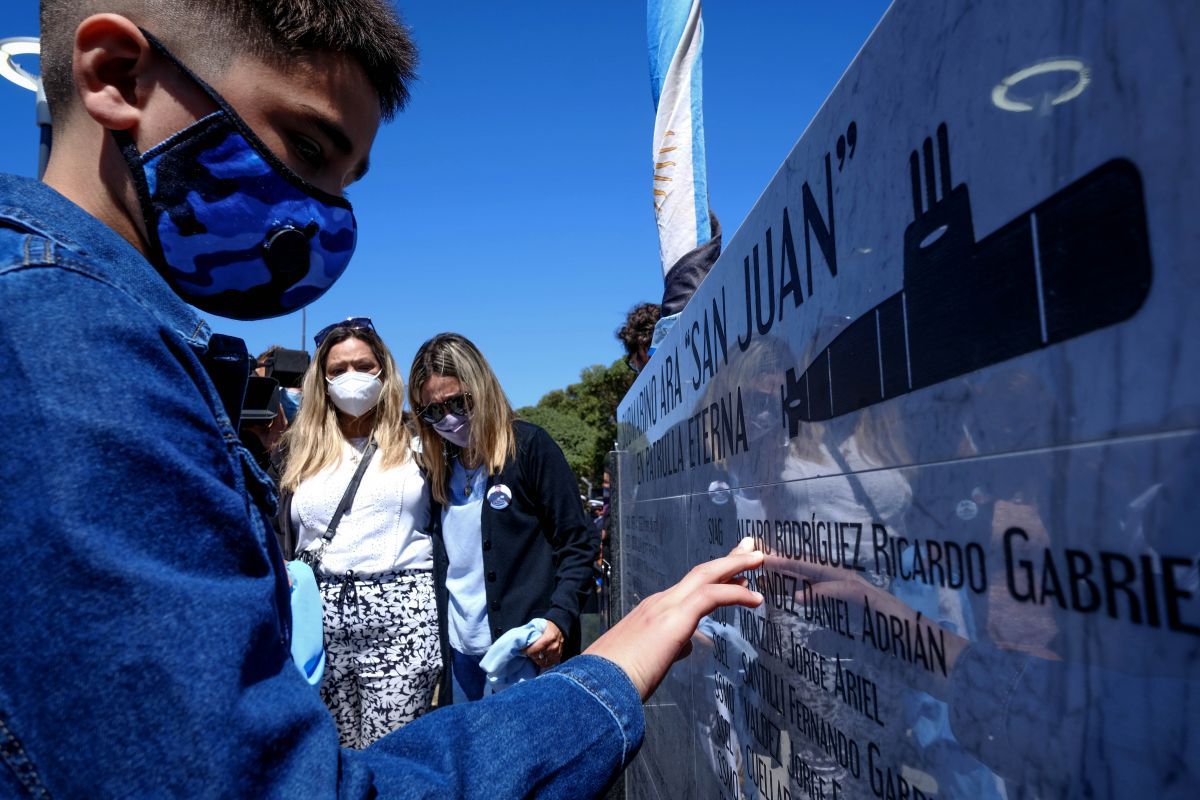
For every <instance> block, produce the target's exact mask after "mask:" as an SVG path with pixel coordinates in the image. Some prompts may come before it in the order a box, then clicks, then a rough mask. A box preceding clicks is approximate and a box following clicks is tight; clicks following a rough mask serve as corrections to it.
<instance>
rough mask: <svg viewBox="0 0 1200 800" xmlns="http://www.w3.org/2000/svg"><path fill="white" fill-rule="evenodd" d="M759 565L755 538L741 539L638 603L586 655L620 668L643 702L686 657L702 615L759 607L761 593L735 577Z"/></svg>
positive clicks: (759, 560)
mask: <svg viewBox="0 0 1200 800" xmlns="http://www.w3.org/2000/svg"><path fill="white" fill-rule="evenodd" d="M762 563H763V554H762V553H761V552H759V551H757V550H755V549H754V540H753V539H750V538H746V539H743V540H742V541H741V543H740V544H739V545H738V546H737V547H736V548H734V550H733V552H732V553H730V554H729V555H727V556H725V557H724V558H718V559H715V560H713V561H709V562H707V563H704V564H700V565H699V566H697V567H695V568H694V569H692V571H691V572H689V573H688V574H687V575H685V576H684V577H683V580H681V581H680V582H679V583H677V584H675V585H674V586H672V587H670V588H668V589H665V590H663V591H661V592H659V593H658V594H654V595H651V596H650V597H647V598H646V599H645V600H643V601H642V602H641V603H638V605H637V607H636V608H634V609H633V611H631V612H630V613H629V614H628V615H627V616H626V617H625V618H624V619H622V620H621V621H620V622H618V623H617V624H616V625H614V626H613V627H612V629H611V630H609V631H608V632H607V633H605V634H604V635H603V636H601V637H600V638H599V639H597V640H596V642H595V643H594V644H593V645H592V646H591V647H589V648H588V649H587V651H586V652H587V653H589V654H591V655H594V656H601V657H603V658H607V659H608V660H609V661H611V662H613V663H614V664H616V665H617V666H618V667H620V668H621V669H623V670H625V674H627V675H628V676H629V678H630V680H632V681H633V685H634V686H635V687H637V690H638V692H639V693H640V694H641V696H642V699H643V700H645V699H646V698H648V697H649V696H650V695H652V694H654V690H655V689H657V688H658V684H659V683H660V682H661V681H662V679H663V678H664V677H665V676H666V674H667V670H669V669H670V668H671V664H673V663H674V662H675V661H676V660H677V659H679V658H681V657H683V656H685V655H687V652H688V650H690V649H691V648H690V644H691V637H692V634H693V633H695V632H696V626H697V625H698V624H699V623H700V619H701V618H702V617H704V616H705V615H707V614H710V613H711V612H713V611H714V610H716V609H717V608H719V607H721V606H732V605H739V606H748V607H750V608H754V607H756V606H758V605H760V604H761V603H762V601H763V597H762V595H761V594H759V593H758V592H752V591H750V590H749V589H747V588H746V579H745V578H738V577H736V576H737V575H739V574H740V573H742V572H745V571H747V570H753V569H758V568H759V567H760V566H762Z"/></svg>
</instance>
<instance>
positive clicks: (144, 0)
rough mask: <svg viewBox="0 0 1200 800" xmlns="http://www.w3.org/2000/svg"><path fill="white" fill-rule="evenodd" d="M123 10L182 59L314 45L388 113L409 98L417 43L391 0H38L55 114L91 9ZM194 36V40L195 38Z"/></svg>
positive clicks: (66, 92) (217, 60)
mask: <svg viewBox="0 0 1200 800" xmlns="http://www.w3.org/2000/svg"><path fill="white" fill-rule="evenodd" d="M106 12H109V13H113V14H121V15H123V16H126V17H128V18H129V19H130V20H132V21H133V22H135V23H137V24H138V25H141V26H142V27H144V28H145V29H146V30H148V31H150V32H151V33H153V34H154V35H155V36H157V37H158V38H159V39H161V40H163V41H164V42H165V43H166V44H167V46H168V47H170V48H171V49H172V51H174V52H175V53H176V54H177V55H179V56H180V58H181V59H183V60H184V62H185V63H189V64H195V63H197V62H199V61H203V62H204V63H206V64H207V65H209V66H210V68H212V69H214V70H219V69H221V68H223V67H224V66H225V65H227V64H228V62H229V60H230V59H231V58H232V57H233V56H234V55H235V54H240V53H247V54H250V55H253V56H256V57H259V58H261V59H263V60H264V61H267V62H269V63H274V64H286V63H287V61H288V60H289V59H292V58H295V57H296V56H298V55H303V54H304V53H309V52H319V51H327V52H332V53H337V54H340V55H346V56H349V57H351V58H353V59H354V60H356V61H357V62H358V63H359V64H360V65H361V66H362V68H363V71H364V72H366V74H367V79H368V80H369V81H370V82H371V85H372V86H373V87H374V89H375V92H376V94H378V95H379V110H380V113H381V115H382V116H383V118H384V119H385V120H388V119H391V118H392V116H394V115H395V113H396V112H397V111H400V110H401V109H403V108H404V105H405V104H406V103H407V102H408V96H409V91H408V84H409V83H411V82H412V81H413V80H414V79H415V77H416V67H417V48H416V45H415V44H413V41H412V38H411V37H410V36H409V32H408V29H407V28H406V27H405V26H404V24H403V23H402V22H401V21H400V18H399V17H398V16H397V14H396V10H395V9H394V8H393V7H392V5H391V4H390V3H389V2H388V1H387V0H41V29H42V30H41V35H42V55H41V72H42V81H43V83H44V85H45V89H46V99H47V101H49V103H50V112H51V115H58V114H61V113H63V112H65V111H66V110H67V109H68V108H70V106H71V104H72V103H73V102H74V98H75V86H74V81H73V79H72V76H71V59H72V54H73V53H74V49H75V31H76V29H77V28H78V27H79V23H81V22H83V20H85V19H87V18H88V17H89V16H92V15H93V14H103V13H106ZM193 43H194V44H193Z"/></svg>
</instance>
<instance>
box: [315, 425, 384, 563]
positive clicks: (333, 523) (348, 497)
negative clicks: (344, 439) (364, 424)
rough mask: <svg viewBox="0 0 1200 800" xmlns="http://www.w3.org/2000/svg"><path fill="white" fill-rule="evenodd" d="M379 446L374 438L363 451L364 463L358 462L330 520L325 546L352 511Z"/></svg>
mask: <svg viewBox="0 0 1200 800" xmlns="http://www.w3.org/2000/svg"><path fill="white" fill-rule="evenodd" d="M378 447H379V444H378V443H377V442H376V441H375V439H374V438H372V439H371V441H370V442H368V443H367V449H365V450H363V454H362V461H360V462H358V469H356V470H354V477H353V478H351V479H350V485H349V486H347V487H346V493H345V494H343V495H342V502H340V503H338V507H337V510H336V511H334V512H333V518H332V519H330V520H329V527H328V528H326V529H325V534H324V535H323V536H322V537H321V538H322V539H324V540H325V544H329V543H330V542H332V541H333V535H334V534H335V533H337V526H338V523H339V522H341V521H342V517H343V516H344V515H345V513H346V512H347V511H349V510H350V504H351V503H353V502H354V495H355V494H357V493H358V485H359V484H360V483H362V479H363V475H364V474H366V471H367V465H369V464H370V463H371V458H372V456H374V455H375V450H376V449H378Z"/></svg>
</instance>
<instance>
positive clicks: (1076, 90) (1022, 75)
mask: <svg viewBox="0 0 1200 800" xmlns="http://www.w3.org/2000/svg"><path fill="white" fill-rule="evenodd" d="M1055 72H1063V73H1070V74H1071V75H1072V80H1071V83H1070V84H1068V85H1067V86H1065V87H1064V88H1062V89H1059V90H1058V93H1057V94H1055V95H1054V96H1053V97H1048V96H1049V94H1050V93H1049V92H1047V93H1045V95H1046V96H1047V97H1048V100H1049V103H1048V105H1051V106H1058V105H1062V104H1063V103H1068V102H1070V101H1071V100H1074V99H1075V98H1076V97H1079V95H1081V94H1083V91H1084V89H1086V88H1087V87H1088V84H1089V83H1091V82H1092V71H1091V70H1090V69H1089V68H1088V66H1087V64H1085V63H1083V62H1082V61H1080V60H1079V59H1078V58H1051V59H1047V60H1046V61H1039V62H1038V63H1036V64H1031V65H1030V66H1028V67H1025V68H1024V69H1019V70H1017V71H1016V72H1014V73H1013V74H1011V75H1009V76H1008V77H1006V78H1003V79H1002V80H1001V81H1000V83H998V84H996V86H995V88H993V89H992V105H994V106H995V107H996V108H999V109H1001V110H1003V111H1033V110H1034V109H1035V108H1036V106H1035V105H1034V104H1033V103H1031V102H1029V101H1028V100H1026V99H1023V98H1020V97H1014V96H1012V94H1011V91H1012V90H1013V89H1014V88H1016V87H1017V86H1018V85H1019V84H1021V83H1023V82H1025V81H1027V80H1029V79H1030V78H1036V77H1038V76H1039V75H1049V74H1052V73H1055Z"/></svg>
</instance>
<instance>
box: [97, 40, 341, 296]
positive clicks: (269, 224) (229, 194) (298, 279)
mask: <svg viewBox="0 0 1200 800" xmlns="http://www.w3.org/2000/svg"><path fill="white" fill-rule="evenodd" d="M143 33H145V31H143ZM146 38H147V39H148V40H149V41H150V43H151V44H152V45H153V46H154V47H155V48H156V49H157V50H158V51H159V52H160V53H161V54H162V55H164V56H165V57H167V58H168V59H170V60H171V61H172V62H174V63H175V64H176V66H178V67H179V69H180V70H181V71H182V72H183V73H184V74H185V75H187V76H188V77H190V78H191V79H192V80H193V81H195V82H196V84H197V85H198V86H200V88H201V89H203V90H204V91H205V93H207V94H208V96H209V97H211V98H212V100H213V102H215V103H216V104H217V106H218V110H216V111H214V112H213V113H211V114H209V115H208V116H206V117H204V118H203V119H200V120H199V121H197V122H195V123H194V124H192V125H190V126H188V127H187V128H184V129H183V130H182V131H180V132H178V133H176V134H175V135H173V136H171V137H170V138H168V139H167V140H166V141H164V142H161V143H160V144H158V145H155V146H154V147H152V148H150V149H149V150H147V151H146V152H144V153H141V152H139V151H138V149H137V147H136V145H135V144H134V142H133V138H132V137H131V136H130V135H129V134H128V132H125V131H114V136H115V137H116V139H117V142H118V144H119V145H120V147H121V152H122V153H123V154H124V156H125V160H126V162H127V163H128V164H129V168H130V171H131V172H132V173H133V179H134V183H135V184H136V186H137V192H138V201H139V203H140V205H141V210H142V215H143V218H144V219H145V223H146V231H147V236H148V239H149V244H150V260H151V261H152V262H153V263H154V265H155V266H156V267H157V268H158V270H159V272H160V273H162V275H163V277H164V278H165V279H166V280H167V283H169V284H170V285H171V288H172V289H174V290H175V292H176V293H177V294H179V296H180V297H182V298H183V299H184V300H186V301H187V302H188V303H191V304H192V305H194V306H196V307H197V308H200V309H202V310H204V311H208V312H210V313H213V314H218V315H220V316H224V317H233V318H235V319H264V318H266V317H276V316H279V315H281V314H287V313H289V312H291V311H295V310H297V309H299V308H301V307H303V306H306V305H308V304H309V303H311V302H312V301H314V300H316V299H317V298H318V297H320V296H321V295H322V294H324V293H325V292H326V290H328V289H329V287H330V286H332V285H333V283H334V281H336V280H337V279H338V278H339V277H341V274H342V273H343V272H344V271H345V269H346V265H347V264H348V263H349V261H350V256H351V255H352V254H353V253H354V245H355V241H356V239H357V226H356V224H355V220H354V212H353V211H352V210H351V207H350V203H349V201H347V200H346V199H345V198H343V197H338V196H336V195H331V194H329V193H327V192H323V191H321V190H320V189H318V188H317V187H315V186H313V185H312V184H310V183H308V182H307V181H305V180H304V179H303V178H301V177H300V176H299V175H297V174H296V173H295V172H293V171H292V170H291V169H289V168H288V167H287V165H286V164H284V163H283V162H282V161H280V160H279V158H278V157H277V156H275V154H274V153H272V152H271V151H270V149H269V148H267V146H266V145H265V144H263V143H262V141H261V140H260V139H259V138H258V137H257V136H256V135H255V134H254V132H253V131H252V130H250V127H249V126H248V125H247V124H246V123H245V122H244V121H243V120H242V119H241V117H239V116H238V115H237V113H236V112H234V110H233V109H232V108H231V107H230V106H229V104H228V103H227V102H225V100H224V98H222V97H221V96H220V95H219V94H217V92H216V91H215V90H214V89H212V88H211V87H210V86H208V85H207V84H206V83H204V82H203V81H202V80H200V79H199V78H198V77H196V76H195V75H194V74H193V73H192V72H191V71H190V70H188V69H187V68H186V67H185V66H184V65H183V64H181V63H180V62H179V60H178V59H176V58H175V57H174V56H173V55H171V53H170V52H168V51H167V49H166V48H165V47H164V46H163V45H162V43H160V42H159V41H158V40H157V39H155V38H154V37H153V36H151V35H150V34H148V33H146Z"/></svg>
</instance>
